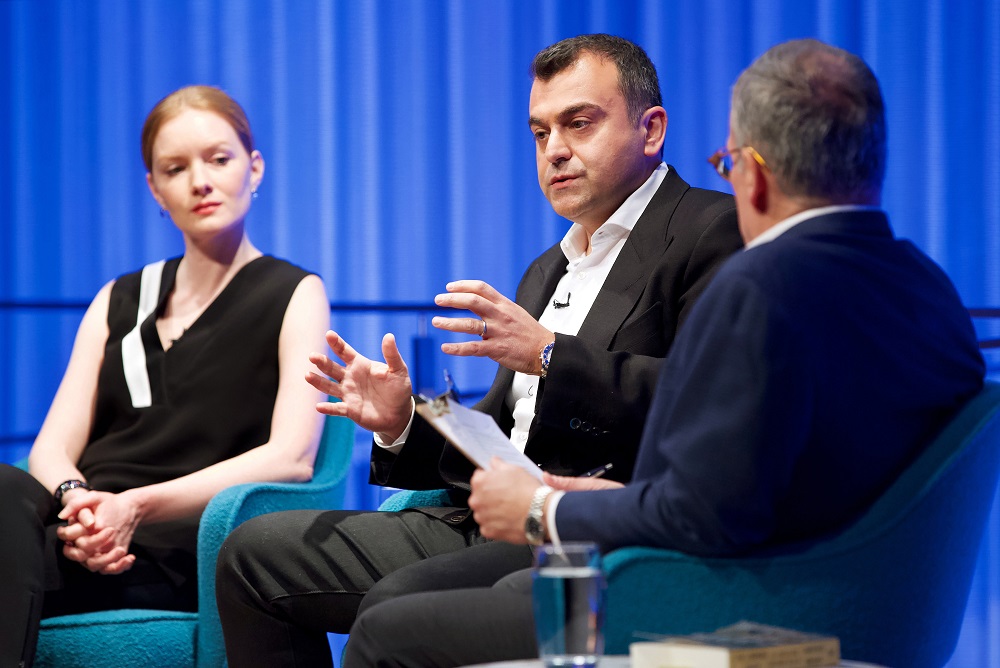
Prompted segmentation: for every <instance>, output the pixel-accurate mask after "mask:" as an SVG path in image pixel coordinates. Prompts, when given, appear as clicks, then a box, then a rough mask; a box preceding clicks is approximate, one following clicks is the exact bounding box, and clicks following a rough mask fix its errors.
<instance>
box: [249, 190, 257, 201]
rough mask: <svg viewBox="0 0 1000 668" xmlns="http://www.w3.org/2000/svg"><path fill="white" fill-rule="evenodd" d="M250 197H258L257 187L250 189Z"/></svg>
mask: <svg viewBox="0 0 1000 668" xmlns="http://www.w3.org/2000/svg"><path fill="white" fill-rule="evenodd" d="M250 199H257V189H256V188H254V189H253V190H251V191H250Z"/></svg>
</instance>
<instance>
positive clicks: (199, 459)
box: [78, 256, 308, 586]
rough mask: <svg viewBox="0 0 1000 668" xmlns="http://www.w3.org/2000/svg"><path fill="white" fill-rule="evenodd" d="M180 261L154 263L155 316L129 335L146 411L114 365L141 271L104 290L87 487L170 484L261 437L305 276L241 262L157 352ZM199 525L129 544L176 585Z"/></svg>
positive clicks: (155, 529) (141, 531)
mask: <svg viewBox="0 0 1000 668" xmlns="http://www.w3.org/2000/svg"><path fill="white" fill-rule="evenodd" d="M179 263H180V258H173V259H170V260H167V261H166V262H165V263H164V264H163V267H162V274H161V275H160V285H159V290H158V294H155V293H154V294H155V309H154V310H153V312H152V313H150V314H149V315H148V317H146V318H144V319H143V320H142V322H141V324H139V325H138V336H136V337H135V343H136V345H137V346H138V345H139V343H138V342H139V341H140V340H141V349H142V353H143V354H144V358H145V360H144V362H145V363H144V364H143V365H141V366H142V367H144V371H145V374H146V376H147V378H148V398H147V402H146V403H148V405H141V404H142V403H143V402H142V401H139V402H138V403H139V404H140V405H139V406H138V407H137V406H136V405H135V404H136V403H137V402H136V401H135V400H134V399H135V397H134V390H131V388H130V386H129V383H128V382H126V370H125V366H127V363H126V362H124V361H123V348H125V349H127V348H128V346H127V345H123V339H125V338H126V336H127V335H128V334H129V332H130V331H132V330H133V329H136V327H137V314H138V313H139V310H140V282H141V276H142V272H134V273H131V274H127V275H125V276H122V277H121V278H119V279H118V280H117V281H116V283H115V285H114V286H113V288H112V290H111V301H110V305H109V308H108V326H109V328H110V333H109V336H108V342H107V345H106V346H105V351H104V362H103V364H102V366H101V371H100V376H99V381H98V390H97V405H96V411H95V418H94V425H93V430H92V432H91V434H90V439H89V442H88V444H87V447H86V448H85V449H84V451H83V455H82V457H81V458H80V461H79V463H78V466H79V468H80V471H81V472H82V473H83V474H84V476H86V479H87V481H88V482H89V483H90V484H91V486H93V488H94V489H97V490H102V491H106V492H121V491H123V490H126V489H130V488H133V487H141V486H143V485H149V484H153V483H157V482H163V481H167V480H172V479H174V478H178V477H180V476H183V475H186V474H188V473H192V472H194V471H198V470H200V469H203V468H205V467H207V466H210V465H212V464H215V463H217V462H220V461H223V460H225V459H228V458H230V457H233V456H236V455H238V454H241V453H243V452H246V451H247V450H250V449H252V448H254V447H256V446H258V445H261V444H262V443H265V442H267V441H268V439H269V438H270V432H271V413H272V411H273V409H274V400H275V396H276V395H277V391H278V335H279V333H280V331H281V325H282V322H283V320H284V316H285V310H286V308H287V307H288V302H289V300H290V299H291V296H292V293H293V292H294V291H295V288H296V287H297V286H298V284H299V283H300V282H301V281H302V279H303V278H304V277H305V276H307V275H308V272H306V271H304V270H302V269H300V268H299V267H296V266H295V265H292V264H290V263H288V262H285V261H284V260H279V259H276V258H273V257H270V256H263V257H259V258H257V259H255V260H253V261H251V262H249V263H248V264H247V265H246V266H244V267H243V268H242V269H240V271H239V272H238V273H237V274H236V275H235V276H234V277H233V278H232V280H231V281H230V282H229V284H228V285H227V286H226V287H225V288H224V289H223V291H222V292H221V293H220V294H219V296H218V297H216V299H215V301H213V302H212V303H211V304H210V305H209V306H208V308H206V309H205V311H204V312H203V313H202V314H201V315H200V316H199V317H198V319H197V320H196V321H195V322H194V323H193V324H192V325H191V327H190V328H189V329H188V330H187V331H185V332H184V334H183V335H182V336H181V337H180V338H179V339H178V340H177V341H176V342H175V343H174V344H173V345H172V346H171V347H170V348H169V349H168V350H166V351H164V350H163V346H162V345H161V344H160V338H159V335H158V333H157V331H156V318H157V317H158V316H159V315H160V314H162V312H163V309H164V306H165V303H166V298H167V296H168V295H169V294H170V292H171V291H172V290H173V285H174V278H175V275H176V272H177V266H178V264H179ZM127 357H128V356H127V355H126V359H127ZM132 366H133V367H135V360H132ZM135 371H136V370H135V369H134V368H133V372H135ZM138 371H139V373H142V371H143V369H142V368H140V369H139V370H138ZM197 527H198V518H197V517H194V518H189V519H185V520H179V521H173V522H163V523H157V524H150V525H140V527H139V528H138V529H137V531H136V533H135V537H134V538H133V545H134V546H135V547H136V549H141V550H143V551H144V552H145V555H146V556H147V557H148V558H150V559H151V560H152V561H154V562H158V563H159V565H160V567H161V568H162V569H163V570H164V571H165V573H166V574H167V576H168V577H169V578H170V579H172V580H173V581H174V583H175V585H178V586H180V585H181V584H183V583H184V582H185V581H187V580H189V579H190V580H192V581H193V580H194V579H195V577H196V568H195V548H196V539H197Z"/></svg>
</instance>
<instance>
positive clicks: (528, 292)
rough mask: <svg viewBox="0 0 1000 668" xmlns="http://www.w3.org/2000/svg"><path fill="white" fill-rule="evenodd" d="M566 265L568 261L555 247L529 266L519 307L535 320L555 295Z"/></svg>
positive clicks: (557, 247) (558, 248)
mask: <svg viewBox="0 0 1000 668" xmlns="http://www.w3.org/2000/svg"><path fill="white" fill-rule="evenodd" d="M567 264H568V261H567V260H566V256H565V255H564V254H563V252H562V249H561V248H560V247H559V246H558V245H556V246H554V247H552V248H550V249H549V250H548V251H546V252H545V253H544V254H542V256H541V257H539V258H538V259H537V260H535V262H534V263H533V264H532V265H531V269H529V271H528V276H527V280H526V282H525V285H524V290H523V291H522V295H523V296H522V303H521V306H522V307H523V308H524V310H525V311H527V312H528V313H530V314H531V316H532V317H533V318H534V319H535V320H538V319H539V318H541V317H542V312H543V311H545V307H546V305H547V304H548V301H549V297H551V296H552V295H553V294H555V291H556V286H557V285H559V279H561V278H562V277H563V274H565V273H566V265H567Z"/></svg>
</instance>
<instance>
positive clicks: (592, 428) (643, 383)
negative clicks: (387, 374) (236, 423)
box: [370, 168, 743, 514]
mask: <svg viewBox="0 0 1000 668" xmlns="http://www.w3.org/2000/svg"><path fill="white" fill-rule="evenodd" d="M742 245H743V242H742V240H741V238H740V235H739V231H738V228H737V224H736V211H735V207H734V204H733V199H732V197H730V196H727V195H723V194H722V193H718V192H715V191H710V190H701V189H698V188H692V187H691V186H689V185H688V184H687V183H686V182H685V181H684V180H683V179H682V178H681V177H680V176H678V175H677V172H676V171H675V170H674V169H673V168H671V169H670V171H669V172H668V174H667V176H666V177H665V179H664V181H663V183H662V184H661V185H660V187H659V188H658V189H657V191H656V193H655V194H654V195H653V198H652V200H651V201H650V203H649V204H648V205H647V207H646V210H645V211H644V212H643V213H642V215H641V216H640V217H639V219H638V221H637V222H636V224H635V227H634V228H633V230H632V232H631V234H630V235H629V237H628V240H627V241H626V243H625V245H624V247H623V248H622V251H621V253H620V254H619V256H618V258H617V259H616V260H615V264H614V266H613V267H612V269H611V272H610V273H609V275H608V277H607V280H606V281H605V283H604V285H603V287H602V288H601V291H600V293H599V294H598V296H597V300H596V301H595V302H594V305H593V307H592V308H591V310H590V313H589V314H588V315H587V318H586V319H585V321H584V323H583V325H582V326H581V328H580V331H579V333H578V334H577V335H576V336H568V335H564V334H556V342H555V347H554V349H553V352H552V358H551V362H550V365H549V371H548V376H547V378H545V379H544V380H542V381H540V384H539V389H538V395H537V399H536V404H535V413H536V414H535V419H534V421H533V422H532V425H531V428H530V431H529V435H528V440H527V443H526V446H525V453H526V454H527V455H528V456H529V457H531V458H532V459H533V460H534V461H535V462H537V463H538V464H539V465H540V466H541V467H542V468H543V469H545V470H547V471H550V472H552V473H560V474H566V475H575V474H579V473H582V472H585V471H588V470H590V469H592V468H595V467H597V466H601V465H603V464H607V463H609V462H610V463H612V464H614V468H613V469H612V471H611V472H610V473H609V475H608V477H609V478H613V479H618V480H623V481H624V480H627V479H628V477H629V474H630V473H631V471H632V467H633V464H634V461H635V455H636V451H637V449H638V445H639V438H640V435H641V434H642V426H643V423H644V421H645V418H646V412H647V410H648V408H649V404H650V400H651V398H652V394H653V387H654V385H655V383H656V378H657V375H658V373H659V370H660V366H661V364H662V362H663V358H664V357H666V354H667V351H668V350H669V349H670V345H671V343H673V340H674V337H675V335H676V334H677V330H678V327H679V326H680V325H681V323H682V322H683V320H684V318H685V316H686V315H687V313H688V312H689V311H690V309H691V307H692V305H693V304H694V302H695V300H696V299H697V297H698V295H700V294H701V292H702V291H703V290H704V289H705V287H706V286H707V285H708V282H709V280H710V278H711V277H712V275H713V274H714V273H715V271H716V270H717V269H718V267H719V266H720V265H721V264H722V262H723V261H724V260H725V259H726V258H728V257H729V256H730V255H731V254H732V253H733V252H734V251H736V250H737V249H739V248H741V247H742ZM566 266H567V260H566V257H565V255H563V252H562V250H561V248H560V247H559V245H558V244H556V245H555V246H553V247H552V248H550V249H549V250H547V251H546V252H545V253H544V254H542V255H541V256H540V257H539V258H537V259H536V260H535V261H534V262H532V263H531V266H529V267H528V269H527V271H525V273H524V276H523V277H522V279H521V283H520V285H519V286H518V288H517V296H516V298H515V300H516V301H517V303H518V304H520V305H521V306H522V307H524V309H525V310H527V311H528V312H529V313H531V315H533V316H534V317H535V318H538V317H540V316H541V314H542V312H543V311H544V310H545V305H546V304H547V303H548V301H549V300H550V299H551V298H552V294H553V293H554V291H555V288H556V284H557V283H558V282H559V279H560V278H561V277H562V276H563V275H564V274H565V271H566ZM513 378H514V372H513V371H511V370H510V369H507V368H504V367H500V368H499V370H498V371H497V375H496V378H495V379H494V380H493V384H492V386H491V387H490V389H489V391H488V392H487V394H486V396H485V397H484V398H483V400H482V401H481V402H479V403H478V404H477V405H476V408H477V409H478V410H481V411H484V412H486V413H488V414H489V415H491V416H492V417H493V418H494V419H495V420H496V421H497V423H498V424H499V425H500V427H501V428H502V429H503V430H504V431H506V432H508V433H509V432H510V429H511V428H512V426H513V418H512V415H511V412H510V410H509V408H508V407H507V406H506V403H505V398H506V396H507V393H508V391H509V390H510V386H511V383H512V382H513ZM473 470H474V467H473V466H472V464H471V463H470V462H469V461H468V460H467V459H466V458H465V457H464V456H463V455H462V454H461V453H460V452H459V451H457V450H456V449H455V448H453V447H452V446H450V445H448V444H447V443H446V442H445V441H444V439H443V438H442V437H441V436H440V435H438V433H437V432H436V431H435V430H434V429H433V427H431V426H430V425H429V424H428V423H427V422H426V421H424V420H423V419H421V418H420V417H419V415H418V416H416V417H415V418H414V423H413V426H412V428H411V430H410V435H409V437H408V438H407V442H406V445H405V446H404V447H403V449H402V450H401V451H400V453H399V454H398V455H394V454H392V453H389V452H387V451H385V450H383V449H382V448H379V447H377V446H374V447H373V448H372V459H371V476H370V482H371V483H372V484H378V485H390V486H393V487H403V488H408V489H435V488H440V487H444V486H448V485H451V486H453V487H455V488H458V489H463V490H467V489H468V480H469V478H470V477H471V475H472V471H473ZM459 498H460V497H459ZM456 503H460V501H459V499H458V498H456ZM438 514H441V513H438Z"/></svg>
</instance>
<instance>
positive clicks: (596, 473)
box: [580, 463, 615, 478]
mask: <svg viewBox="0 0 1000 668" xmlns="http://www.w3.org/2000/svg"><path fill="white" fill-rule="evenodd" d="M614 467H615V465H614V464H611V463H607V464H605V465H604V466H598V467H597V468H596V469H593V470H591V471H587V472H586V473H584V474H583V475H582V476H580V477H581V478H600V477H601V476H602V475H604V474H605V473H607V472H608V471H610V470H611V469H613V468H614Z"/></svg>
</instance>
